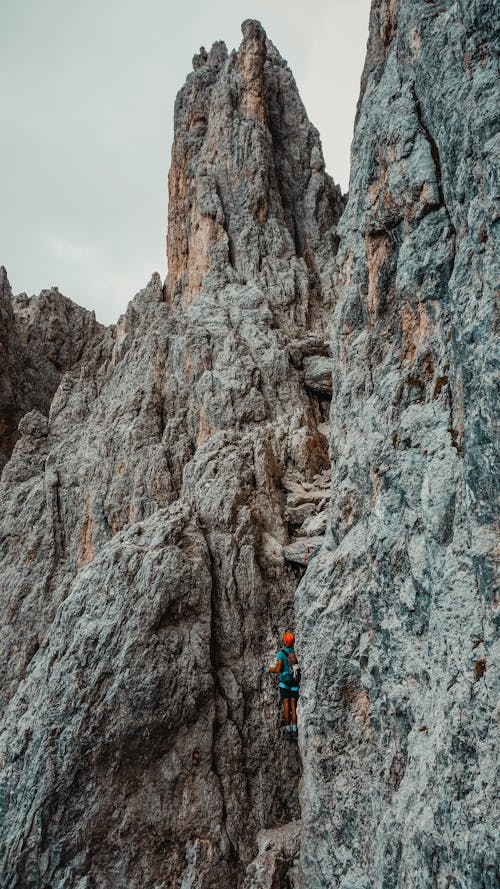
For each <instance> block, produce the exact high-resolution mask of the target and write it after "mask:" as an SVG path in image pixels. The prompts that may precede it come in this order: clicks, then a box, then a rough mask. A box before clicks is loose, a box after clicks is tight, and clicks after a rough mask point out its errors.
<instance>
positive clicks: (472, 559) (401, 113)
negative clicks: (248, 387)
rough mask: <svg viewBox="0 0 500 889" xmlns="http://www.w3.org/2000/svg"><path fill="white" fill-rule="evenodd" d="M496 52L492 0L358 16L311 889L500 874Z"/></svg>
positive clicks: (315, 579) (308, 825) (311, 782)
mask: <svg viewBox="0 0 500 889" xmlns="http://www.w3.org/2000/svg"><path fill="white" fill-rule="evenodd" d="M495 39H496V40H498V22H497V20H496V18H495V11H494V4H491V3H489V2H487V0H475V2H473V3H471V2H465V0H459V2H456V3H448V2H434V3H429V2H423V0H421V2H413V0H400V2H389V0H374V2H373V3H372V13H371V30H370V39H369V50H368V58H367V65H366V67H365V74H364V76H363V82H362V97H361V101H360V107H359V113H358V119H357V123H356V130H355V135H354V141H353V147H352V170H351V180H350V189H349V202H348V205H347V209H346V212H345V214H344V216H343V217H342V220H341V223H340V226H339V234H340V240H341V247H340V253H339V264H340V272H341V281H342V287H341V293H340V298H339V301H338V303H337V306H336V309H335V314H334V318H333V338H332V343H331V355H332V360H333V364H334V367H333V381H334V382H333V391H334V397H333V400H332V409H331V422H332V430H331V453H332V469H333V478H332V513H331V520H330V522H329V527H328V529H327V534H326V537H325V543H324V546H323V548H322V549H321V551H320V552H319V554H318V555H317V556H316V558H315V559H314V560H313V561H312V562H311V564H310V567H309V568H308V570H307V572H306V575H305V578H304V580H303V582H302V583H301V585H300V587H299V590H298V594H297V598H296V611H297V616H298V621H297V636H298V639H299V640H300V656H301V662H302V664H303V675H304V676H305V680H304V683H303V687H302V694H301V719H302V720H303V725H304V731H303V734H302V738H301V753H302V757H303V763H304V780H303V785H302V797H301V803H302V822H303V834H302V849H301V878H302V884H303V886H304V887H307V889H320V887H321V889H323V887H326V886H336V887H338V889H382V887H384V889H392V887H394V889H410V887H411V889H429V887H430V886H435V887H439V889H441V887H442V889H444V887H448V886H461V887H464V889H465V887H467V889H480V887H481V889H483V887H493V886H494V885H496V884H497V881H498V879H499V873H498V840H497V838H496V837H495V834H496V820H497V819H496V816H495V812H494V799H495V789H494V780H495V777H494V776H495V759H496V756H497V753H495V750H496V751H498V730H497V728H495V722H494V719H493V714H494V708H495V699H496V700H498V691H499V678H498V665H499V651H498V635H497V634H496V632H495V629H494V612H495V608H496V605H497V600H496V595H495V592H494V569H493V564H494V562H493V559H494V546H495V542H494V541H495V533H494V526H493V522H494V515H495V512H496V509H497V507H496V492H495V482H494V479H495V450H494V445H493V428H494V425H495V422H496V420H497V419H498V417H497V416H495V415H496V414H497V410H496V405H495V401H494V395H493V393H494V384H493V380H494V374H495V361H496V355H497V351H496V349H495V345H494V337H493V330H494V309H493V305H494V287H495V279H496V280H498V275H495V270H496V269H497V260H496V259H495V244H498V241H497V239H498V208H497V207H496V205H495V200H494V197H493V194H494V192H495V190H496V186H495V185H494V184H493V183H495V182H497V176H498V137H497V136H495V133H496V130H497V124H496V123H495V121H496V120H497V113H498V98H499V95H498V92H499V91H498V75H497V71H496V63H495V52H494V42H495ZM497 255H498V254H497Z"/></svg>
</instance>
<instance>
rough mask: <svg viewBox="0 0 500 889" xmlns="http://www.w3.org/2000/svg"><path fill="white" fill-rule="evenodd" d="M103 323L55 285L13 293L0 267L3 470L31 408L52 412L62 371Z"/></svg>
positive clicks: (0, 450)
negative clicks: (34, 292) (31, 292)
mask: <svg viewBox="0 0 500 889" xmlns="http://www.w3.org/2000/svg"><path fill="white" fill-rule="evenodd" d="M102 330H103V328H102V327H101V325H100V324H97V322H96V320H95V315H94V313H93V312H88V311H87V310H86V309H82V308H80V306H77V305H75V303H73V302H71V300H69V299H67V298H66V297H65V296H63V295H62V294H60V293H59V291H58V290H57V288H53V289H52V290H42V292H41V293H40V294H39V296H33V297H28V296H26V294H21V295H19V296H13V294H12V291H11V287H10V284H9V281H8V278H7V272H6V270H5V268H4V267H3V266H2V267H0V417H1V419H0V472H1V470H2V469H3V467H4V465H5V463H6V461H7V460H8V459H9V457H10V455H11V453H12V448H13V447H14V444H15V442H16V441H17V438H18V432H17V426H18V423H19V421H20V419H21V417H22V416H23V414H25V413H27V412H28V411H30V410H33V409H34V410H38V411H41V412H42V413H45V414H46V413H48V410H49V406H50V402H51V400H52V396H53V395H54V392H55V391H56V389H57V387H58V385H59V382H60V380H61V377H62V375H63V374H64V373H65V371H67V370H69V369H70V368H71V367H72V366H73V365H74V364H76V363H77V362H78V361H79V360H80V358H81V357H82V354H83V352H84V349H85V347H86V346H87V345H88V343H89V342H90V341H91V340H92V339H94V338H96V337H97V338H98V337H99V335H100V334H101V333H102Z"/></svg>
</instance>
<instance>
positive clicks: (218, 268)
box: [0, 22, 343, 889]
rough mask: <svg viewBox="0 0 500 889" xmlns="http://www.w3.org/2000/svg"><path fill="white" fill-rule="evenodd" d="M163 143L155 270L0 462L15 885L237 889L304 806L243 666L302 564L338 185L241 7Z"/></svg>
mask: <svg viewBox="0 0 500 889" xmlns="http://www.w3.org/2000/svg"><path fill="white" fill-rule="evenodd" d="M172 157H173V164H172V170H171V174H170V206H169V234H168V253H169V276H168V280H167V282H166V285H165V287H162V284H161V282H160V280H159V278H158V276H154V277H153V278H152V280H151V282H150V283H149V285H148V286H147V287H146V288H145V290H144V291H142V292H141V293H140V294H138V295H137V296H136V297H135V299H134V300H133V301H132V303H131V304H130V306H129V308H128V310H127V313H126V314H125V315H124V316H123V317H122V318H121V319H120V320H119V322H118V324H117V325H116V326H115V327H113V328H110V329H107V330H106V331H103V332H102V336H101V337H100V338H99V339H98V340H97V341H95V342H93V343H90V344H89V345H88V346H87V348H86V349H85V352H84V354H83V356H82V358H81V361H80V362H79V364H78V365H77V366H75V367H74V368H73V369H70V370H69V371H68V372H67V373H66V374H65V375H64V377H63V378H62V380H61V383H60V385H59V387H58V389H57V391H56V393H55V395H54V398H53V399H52V402H51V405H50V412H49V416H48V418H47V417H46V416H44V415H43V414H42V413H41V412H40V411H31V412H30V413H28V414H27V415H26V416H24V418H23V420H22V422H21V425H20V433H21V437H20V439H19V441H18V442H17V444H16V447H15V449H14V452H13V455H12V457H11V459H10V460H9V462H8V463H7V465H6V467H5V469H4V472H3V475H2V479H1V486H0V496H1V497H2V502H3V504H4V509H3V512H2V515H1V517H0V574H1V577H2V588H1V590H0V601H1V606H2V607H1V608H0V622H1V634H0V639H1V642H0V645H1V658H0V664H1V670H2V674H1V696H2V699H1V703H2V721H1V724H0V749H1V756H2V760H1V763H2V768H1V771H0V817H1V821H2V830H1V840H0V874H1V878H0V879H1V882H2V885H4V886H6V887H8V889H14V887H19V886H30V887H47V886H51V887H52V889H62V887H64V889H91V887H92V889H94V887H99V889H100V887H122V886H127V887H129V889H133V887H137V889H143V887H145V886H148V887H153V886H155V887H160V886H161V887H167V886H168V887H170V886H176V885H177V886H182V887H184V889H187V887H189V886H197V887H199V889H205V887H209V886H215V885H217V886H218V887H219V889H234V887H235V886H238V885H241V882H242V880H243V878H244V873H245V868H246V865H247V863H248V862H249V861H250V860H251V858H252V857H253V856H254V854H255V852H256V836H257V833H258V831H259V830H260V829H261V828H264V827H269V826H272V827H276V828H278V827H279V826H280V825H282V824H283V823H287V822H289V821H292V820H295V819H297V817H298V815H299V803H298V779H299V771H300V764H299V759H298V756H297V750H296V748H295V747H292V746H291V745H289V747H288V748H287V747H285V746H284V745H283V744H282V742H281V741H280V737H279V712H278V708H277V701H276V692H275V690H274V689H273V687H272V685H271V682H270V680H269V679H266V682H265V683H264V684H263V679H262V675H261V669H260V668H261V665H262V664H263V663H265V662H266V661H268V660H269V659H270V657H271V655H274V654H275V651H276V646H277V644H278V634H279V633H280V631H281V632H282V630H283V628H284V626H286V625H287V623H288V622H289V621H291V620H292V614H291V610H292V604H291V603H292V599H293V592H294V590H295V586H296V583H297V576H296V574H300V571H301V569H300V568H293V567H291V566H290V565H288V564H287V563H286V562H285V557H284V548H285V547H286V546H287V545H288V544H289V542H290V538H289V527H288V522H287V517H286V514H285V510H286V506H287V503H286V490H287V489H286V487H285V485H286V484H288V490H290V485H292V487H293V485H294V484H295V485H297V484H298V482H297V481H296V479H301V480H302V481H305V482H306V483H308V482H309V483H312V482H313V481H314V476H315V475H317V474H318V473H320V472H321V471H322V470H324V469H325V468H326V467H327V465H328V442H327V438H326V437H325V435H324V432H325V428H324V423H325V420H326V419H327V416H326V401H325V393H324V392H323V390H324V388H325V386H324V382H322V381H321V379H320V380H319V381H318V379H317V375H315V373H314V362H313V364H312V365H311V362H310V361H309V363H308V364H307V362H308V359H311V358H313V357H314V356H317V355H320V356H323V359H322V360H323V365H322V367H323V371H324V361H325V359H324V355H325V352H326V351H327V349H328V346H327V344H326V343H325V329H326V325H327V324H328V321H329V316H330V312H331V307H332V305H333V303H334V280H335V262H334V253H335V249H336V244H337V240H336V222H337V220H338V217H339V215H340V212H341V210H342V208H343V204H342V199H341V196H340V192H339V189H338V188H337V187H336V186H334V185H333V183H332V181H331V180H330V179H329V177H328V176H327V175H326V173H325V171H324V164H323V160H322V156H321V147H320V142H319V137H318V134H317V132H316V130H315V129H314V128H313V127H312V126H311V124H310V123H309V122H308V120H307V117H306V115H305V112H304V109H303V106H302V104H301V102H300V99H299V97H298V95H297V91H296V87H295V84H294V81H293V78H292V75H291V73H290V71H289V69H288V67H287V65H286V63H285V62H284V61H283V60H282V59H281V57H280V56H279V54H278V53H277V51H276V49H275V48H274V47H273V46H272V44H271V43H270V42H269V41H268V40H267V38H266V35H265V33H264V31H263V29H262V28H261V26H260V25H259V24H258V23H256V22H246V23H245V24H244V26H243V43H242V45H241V48H240V50H239V51H238V52H237V53H232V54H230V55H229V56H228V55H227V52H226V50H225V47H224V46H223V45H222V44H216V45H215V46H214V47H213V48H212V49H211V51H210V52H209V53H206V52H205V51H204V50H201V51H200V53H199V55H197V56H196V57H195V59H194V71H193V73H192V74H190V75H189V77H188V79H187V82H186V84H185V86H184V87H183V89H182V90H181V92H180V93H179V96H178V99H177V103H176V111H175V139H174V146H173V152H172ZM306 364H307V371H306V366H305V365H306ZM306 378H307V379H306ZM326 388H327V390H328V385H327V387H326ZM327 396H328V391H327V393H326V400H327ZM294 480H295V481H294ZM306 493H307V492H306ZM322 497H323V499H324V494H323V495H322ZM309 500H311V501H312V505H314V498H313V497H309ZM309 507H310V504H309ZM309 507H308V509H309V511H310V508H309ZM306 511H307V510H306Z"/></svg>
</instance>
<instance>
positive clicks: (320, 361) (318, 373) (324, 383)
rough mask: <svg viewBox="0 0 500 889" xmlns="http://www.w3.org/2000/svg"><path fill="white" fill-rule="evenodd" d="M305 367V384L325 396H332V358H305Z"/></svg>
mask: <svg viewBox="0 0 500 889" xmlns="http://www.w3.org/2000/svg"><path fill="white" fill-rule="evenodd" d="M303 367H304V383H305V385H306V386H307V387H308V389H313V390H314V391H315V392H321V393H324V394H325V395H331V394H332V371H333V362H332V359H331V358H320V357H310V358H304V362H303Z"/></svg>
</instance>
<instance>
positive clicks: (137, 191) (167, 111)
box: [0, 0, 370, 323]
mask: <svg viewBox="0 0 500 889" xmlns="http://www.w3.org/2000/svg"><path fill="white" fill-rule="evenodd" d="M369 8H370V0H309V2H308V3H304V0H267V2H264V0H210V2H200V0H0V131H1V132H0V203H1V208H2V212H1V213H0V265H5V266H6V268H7V272H8V274H9V278H10V282H11V284H12V288H13V290H14V292H20V291H22V290H24V291H26V292H27V293H37V292H39V291H40V290H41V289H42V288H43V287H49V286H51V285H54V284H55V285H57V286H58V287H59V289H60V290H61V292H63V293H64V294H65V295H66V296H69V297H70V298H71V299H73V300H74V301H75V302H77V303H79V304H80V305H84V306H87V307H89V308H92V309H95V311H96V314H97V317H98V319H99V320H100V321H104V322H106V323H109V322H111V321H116V319H117V318H118V315H119V314H120V313H121V312H123V311H124V309H125V307H126V305H127V302H128V301H129V300H130V299H131V298H132V296H133V295H134V293H136V292H137V291H138V290H140V289H141V287H143V286H144V285H145V283H146V282H147V281H148V280H149V278H150V275H151V273H152V272H153V271H159V272H160V274H161V276H162V278H163V277H164V276H165V273H166V258H165V234H166V218H167V174H168V167H169V162H170V147H171V141H172V122H173V108H174V100H175V95H176V93H177V90H178V89H179V88H180V86H181V85H182V83H183V82H184V80H185V77H186V75H187V74H188V73H189V71H190V70H191V58H192V56H193V54H194V52H196V51H197V50H198V49H199V47H200V46H201V45H205V46H206V47H207V48H208V47H209V46H210V45H211V44H212V43H213V41H214V40H218V39H222V40H225V41H226V43H227V46H228V49H229V50H231V49H232V48H233V47H237V46H239V43H240V40H241V31H240V25H241V22H242V21H243V20H244V19H246V18H257V19H259V20H260V21H261V22H262V24H263V26H264V28H265V29H266V31H267V34H268V36H269V37H270V38H271V40H272V41H273V43H274V44H275V45H276V46H277V47H278V49H279V51H280V52H281V54H282V56H283V57H284V58H286V59H287V60H288V62H289V64H290V66H291V68H292V70H293V72H294V75H295V79H296V81H297V84H298V88H299V91H300V94H301V96H302V100H303V102H304V104H305V106H306V109H307V112H308V115H309V118H310V119H311V121H312V122H313V123H314V124H315V126H316V127H317V128H318V129H319V131H320V134H321V137H322V141H323V149H324V154H325V159H326V164H327V168H328V170H329V172H330V173H331V175H332V176H333V178H334V179H335V181H337V182H339V183H340V184H341V186H342V189H343V190H344V191H345V190H346V189H347V186H348V167H349V146H350V142H351V137H352V128H353V121H354V112H355V107H356V101H357V97H358V91H359V81H360V77H361V70H362V67H363V61H364V54H365V47H366V40H367V36H368V17H369Z"/></svg>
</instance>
